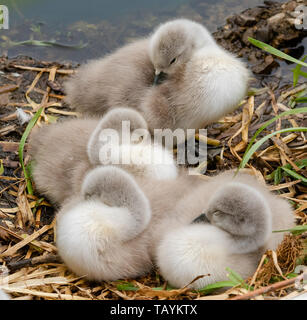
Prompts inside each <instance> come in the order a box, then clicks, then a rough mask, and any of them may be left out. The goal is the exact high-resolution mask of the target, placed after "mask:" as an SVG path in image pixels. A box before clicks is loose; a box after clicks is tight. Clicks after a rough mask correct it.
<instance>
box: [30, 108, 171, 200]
mask: <svg viewBox="0 0 307 320" xmlns="http://www.w3.org/2000/svg"><path fill="white" fill-rule="evenodd" d="M125 124H127V125H128V126H127V127H126V126H125ZM125 129H126V131H125ZM122 130H124V131H122ZM129 135H131V137H130V138H129V137H128V138H127V136H129ZM113 137H115V138H118V139H116V140H118V141H115V140H113V139H112V138H113ZM125 140H127V141H125ZM150 142H151V138H150V134H149V133H148V131H147V124H146V121H145V120H144V118H143V117H142V116H141V114H140V113H139V112H137V111H135V110H133V109H129V108H116V109H113V110H110V111H109V112H107V113H106V115H105V116H104V117H103V118H102V119H70V120H67V121H62V122H59V123H56V124H52V125H48V126H44V127H42V128H39V129H36V130H34V131H33V133H32V134H31V136H30V141H29V146H30V148H29V149H30V155H31V157H32V159H33V160H34V168H33V172H32V174H33V178H34V181H35V185H36V189H37V191H38V192H39V193H41V194H44V195H45V196H47V197H48V198H49V200H50V201H52V202H53V203H54V204H59V203H62V202H63V201H64V200H65V199H67V198H68V197H69V196H70V195H71V194H75V193H78V192H79V191H80V184H81V181H82V179H83V178H84V175H85V174H86V173H87V172H88V171H89V170H90V169H92V168H95V167H96V166H97V165H108V164H114V163H115V162H116V163H118V166H121V167H122V168H124V169H125V170H127V171H128V172H130V173H132V174H133V175H141V176H144V177H149V178H155V179H170V178H172V177H176V175H177V168H176V166H175V164H174V160H173V155H172V153H171V152H170V151H169V150H165V149H164V148H163V147H162V146H161V145H159V144H151V143H150ZM116 146H117V147H116ZM104 147H105V148H104ZM102 151H104V152H102ZM161 159H162V160H163V163H162V162H161ZM124 160H125V161H124Z"/></svg>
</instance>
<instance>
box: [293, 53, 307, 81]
mask: <svg viewBox="0 0 307 320" xmlns="http://www.w3.org/2000/svg"><path fill="white" fill-rule="evenodd" d="M306 58H307V55H306V56H304V57H303V58H302V59H301V61H302V62H304V61H305V59H306ZM301 68H302V66H301V65H300V64H297V65H296V67H295V68H294V69H293V70H292V71H293V87H295V86H296V85H297V81H298V78H299V76H303V77H305V78H306V77H307V73H306V72H302V71H301Z"/></svg>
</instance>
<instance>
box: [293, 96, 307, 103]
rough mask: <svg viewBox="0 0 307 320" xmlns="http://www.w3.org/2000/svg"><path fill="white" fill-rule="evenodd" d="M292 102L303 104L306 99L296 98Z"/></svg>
mask: <svg viewBox="0 0 307 320" xmlns="http://www.w3.org/2000/svg"><path fill="white" fill-rule="evenodd" d="M294 101H295V102H300V103H304V102H307V97H302V98H296V99H295V100H294Z"/></svg>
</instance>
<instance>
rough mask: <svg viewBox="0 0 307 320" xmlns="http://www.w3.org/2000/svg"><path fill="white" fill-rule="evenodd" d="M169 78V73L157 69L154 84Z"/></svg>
mask: <svg viewBox="0 0 307 320" xmlns="http://www.w3.org/2000/svg"><path fill="white" fill-rule="evenodd" d="M166 78H167V74H166V73H164V72H163V71H160V70H156V71H155V78H154V82H153V84H154V86H156V85H158V84H160V83H162V82H163V81H164V80H165V79H166Z"/></svg>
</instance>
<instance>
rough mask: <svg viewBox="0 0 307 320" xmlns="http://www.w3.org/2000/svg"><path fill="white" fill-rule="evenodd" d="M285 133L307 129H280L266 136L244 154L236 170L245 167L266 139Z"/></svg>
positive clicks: (305, 129)
mask: <svg viewBox="0 0 307 320" xmlns="http://www.w3.org/2000/svg"><path fill="white" fill-rule="evenodd" d="M293 111H294V110H293ZM285 132H307V128H306V127H298V128H286V129H281V130H278V131H275V132H273V133H270V134H268V135H267V136H265V137H263V138H262V139H260V140H259V141H257V142H256V143H255V144H254V145H253V146H251V147H250V148H249V149H248V151H247V152H245V154H244V156H243V159H242V161H241V163H240V166H239V168H238V170H239V169H241V168H244V167H245V165H246V164H247V162H248V161H249V159H250V158H251V157H252V155H253V154H254V152H255V151H256V150H258V148H259V147H260V146H261V145H262V144H263V143H264V142H265V141H267V140H268V139H270V138H271V137H273V136H275V135H276V134H278V133H285ZM238 170H237V172H238Z"/></svg>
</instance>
